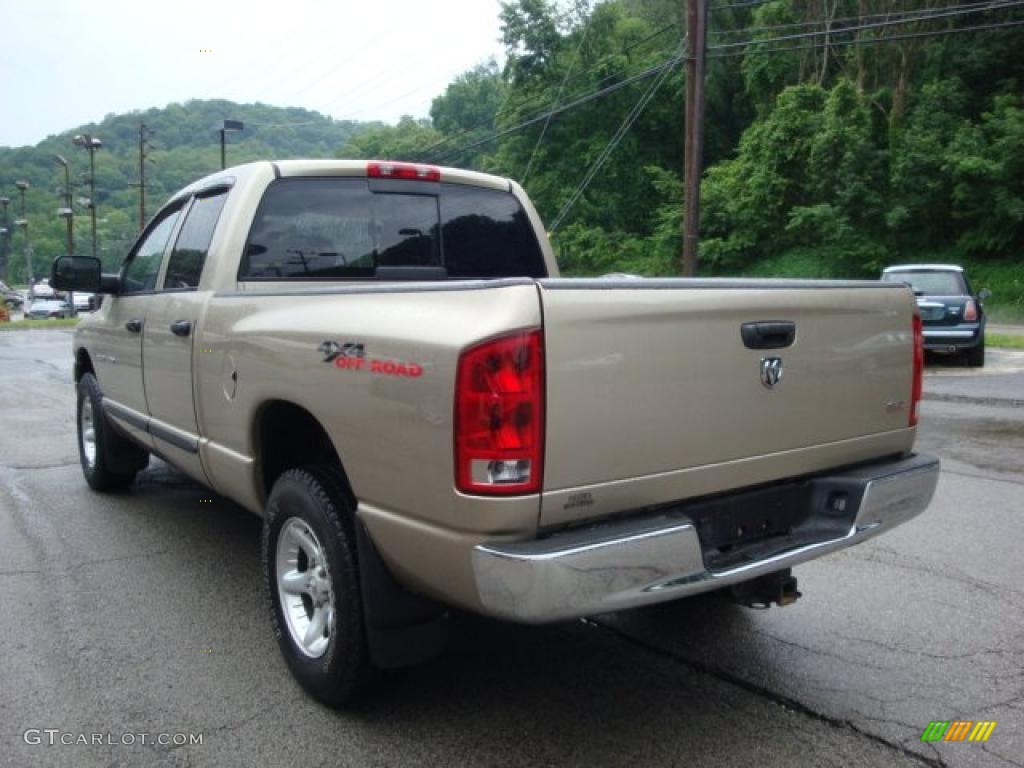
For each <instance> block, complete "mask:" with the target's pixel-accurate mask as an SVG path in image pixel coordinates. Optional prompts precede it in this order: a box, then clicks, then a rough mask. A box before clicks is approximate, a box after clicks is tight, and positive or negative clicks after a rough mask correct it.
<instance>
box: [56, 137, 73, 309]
mask: <svg viewBox="0 0 1024 768" xmlns="http://www.w3.org/2000/svg"><path fill="white" fill-rule="evenodd" d="M53 157H54V159H56V161H57V162H58V163H59V164H60V165H63V166H64V207H63V208H61V209H60V210H59V211H57V215H58V216H63V217H64V219H65V220H66V221H67V225H68V244H67V253H68V256H74V255H75V240H74V224H73V221H74V211H73V210H72V208H71V169H70V168H69V167H68V161H67V160H66V159H65V158H64V157H63V156H62V155H54V156H53ZM68 304H70V305H71V316H72V317H75V315H77V314H78V313H77V312H76V311H75V293H74V291H68Z"/></svg>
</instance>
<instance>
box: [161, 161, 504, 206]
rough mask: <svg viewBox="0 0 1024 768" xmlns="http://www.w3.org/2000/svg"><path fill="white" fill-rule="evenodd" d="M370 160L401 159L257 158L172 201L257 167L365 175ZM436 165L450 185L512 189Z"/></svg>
mask: <svg viewBox="0 0 1024 768" xmlns="http://www.w3.org/2000/svg"><path fill="white" fill-rule="evenodd" d="M371 162H395V163H400V164H405V163H402V162H401V161H397V160H395V161H372V160H323V159H309V160H260V161H257V162H254V163H245V164H244V165H236V166H232V167H231V168H225V169H224V170H222V171H217V173H212V174H210V175H209V176H204V177H203V178H201V179H198V180H197V181H194V182H192V183H191V184H189V185H188V186H187V187H184V188H182V189H180V190H178V192H176V193H175V194H174V195H173V196H172V198H171V199H172V200H174V199H178V198H180V197H183V196H186V195H190V194H192V193H193V192H197V191H200V190H203V189H208V188H209V187H215V186H217V185H219V184H224V183H225V182H230V181H236V180H240V179H241V178H244V177H245V176H247V175H249V174H250V173H252V172H253V171H255V170H257V169H262V168H265V167H266V166H267V165H270V166H272V167H273V168H274V174H275V175H276V176H278V177H279V178H289V177H301V176H366V168H367V166H368V165H369V163H371ZM410 165H428V164H424V163H410ZM428 167H430V168H436V169H437V170H438V171H440V173H441V181H442V182H448V183H452V184H467V185H470V186H474V187H484V188H486V189H496V190H499V191H502V192H510V191H512V182H511V181H509V180H508V179H505V178H502V177H501V176H492V175H491V174H489V173H478V172H476V171H467V170H464V169H462V168H448V167H445V166H429V165H428Z"/></svg>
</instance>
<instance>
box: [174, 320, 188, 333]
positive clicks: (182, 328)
mask: <svg viewBox="0 0 1024 768" xmlns="http://www.w3.org/2000/svg"><path fill="white" fill-rule="evenodd" d="M171 333H173V334H174V335H175V336H188V335H189V334H190V333H192V321H191V320H175V321H174V322H173V323H171Z"/></svg>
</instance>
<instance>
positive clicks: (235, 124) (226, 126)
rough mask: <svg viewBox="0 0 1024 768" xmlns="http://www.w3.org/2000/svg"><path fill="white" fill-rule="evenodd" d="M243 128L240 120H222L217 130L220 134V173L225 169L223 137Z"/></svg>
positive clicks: (225, 155)
mask: <svg viewBox="0 0 1024 768" xmlns="http://www.w3.org/2000/svg"><path fill="white" fill-rule="evenodd" d="M244 128H245V125H244V124H243V123H242V121H241V120H224V121H223V122H222V123H221V126H220V128H218V129H217V131H218V133H220V169H221V170H222V171H223V170H224V169H225V168H226V167H227V153H226V151H225V148H224V144H225V142H224V137H225V135H226V134H228V133H231V132H234V131H241V130H242V129H244Z"/></svg>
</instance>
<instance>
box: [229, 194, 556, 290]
mask: <svg viewBox="0 0 1024 768" xmlns="http://www.w3.org/2000/svg"><path fill="white" fill-rule="evenodd" d="M420 190H423V191H428V192H429V193H428V194H422V193H420ZM378 267H444V268H445V269H446V270H447V273H448V277H449V278H450V279H461V278H497V277H544V276H545V275H546V269H545V266H544V258H543V256H542V253H541V250H540V245H539V243H538V242H537V238H536V236H535V235H534V232H533V228H532V226H531V225H530V221H529V219H528V218H527V216H526V212H525V211H524V210H523V208H522V206H521V205H520V204H519V201H518V200H516V198H515V197H514V196H513V195H512V194H510V193H508V192H501V191H497V190H490V189H481V188H476V187H468V186H462V185H458V184H430V185H426V184H424V185H422V186H421V187H416V183H412V185H411V186H410V185H409V184H405V185H402V184H396V185H394V186H391V187H389V186H388V185H386V184H385V185H381V184H376V185H374V187H373V188H371V185H370V182H369V181H368V180H367V179H364V178H300V179H279V180H277V181H275V182H274V183H272V184H271V185H270V187H268V189H267V191H266V193H265V194H264V197H263V201H262V202H261V204H260V208H259V211H258V212H257V214H256V219H255V221H254V222H253V225H252V229H251V231H250V233H249V239H248V242H247V243H246V247H245V251H244V254H243V257H242V262H241V265H240V268H239V273H238V278H239V279H240V280H350V279H368V278H373V277H375V276H376V274H377V268H378Z"/></svg>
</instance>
